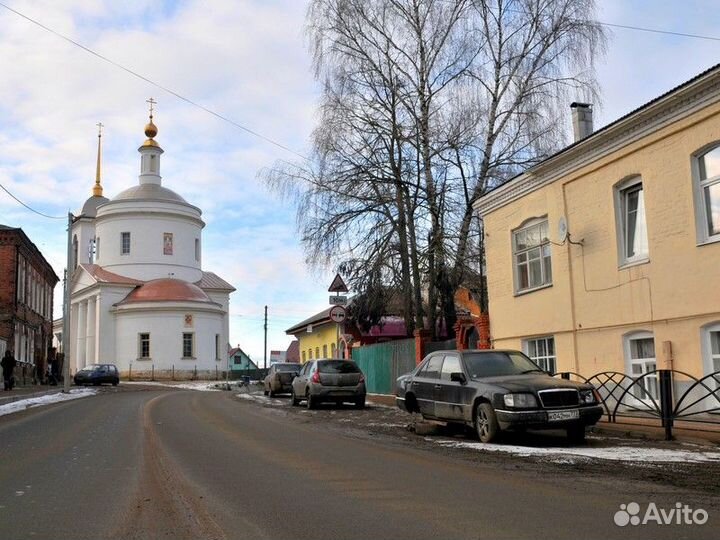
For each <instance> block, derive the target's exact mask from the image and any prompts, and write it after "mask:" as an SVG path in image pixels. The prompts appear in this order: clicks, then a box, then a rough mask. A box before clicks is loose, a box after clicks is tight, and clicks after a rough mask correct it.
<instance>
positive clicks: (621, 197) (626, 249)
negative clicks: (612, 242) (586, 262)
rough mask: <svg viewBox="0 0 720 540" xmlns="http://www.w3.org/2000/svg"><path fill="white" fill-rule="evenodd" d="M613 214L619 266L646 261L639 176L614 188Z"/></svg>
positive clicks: (642, 195)
mask: <svg viewBox="0 0 720 540" xmlns="http://www.w3.org/2000/svg"><path fill="white" fill-rule="evenodd" d="M615 212H616V216H617V223H618V231H617V232H618V247H619V260H620V266H622V265H625V264H632V263H636V262H643V261H646V260H647V259H648V255H649V253H648V237H647V220H646V218H645V192H644V190H643V183H642V179H641V178H640V177H639V176H636V177H634V178H631V179H629V180H626V181H624V182H621V183H620V184H618V186H616V188H615Z"/></svg>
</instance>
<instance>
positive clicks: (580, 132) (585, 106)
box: [570, 102, 593, 142]
mask: <svg viewBox="0 0 720 540" xmlns="http://www.w3.org/2000/svg"><path fill="white" fill-rule="evenodd" d="M570 108H571V109H572V121H573V134H574V135H575V140H574V141H573V142H578V141H579V140H582V139H584V138H585V137H588V136H590V135H592V132H593V114H592V103H578V102H573V103H571V104H570Z"/></svg>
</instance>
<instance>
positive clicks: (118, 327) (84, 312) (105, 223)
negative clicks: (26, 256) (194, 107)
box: [69, 109, 235, 378]
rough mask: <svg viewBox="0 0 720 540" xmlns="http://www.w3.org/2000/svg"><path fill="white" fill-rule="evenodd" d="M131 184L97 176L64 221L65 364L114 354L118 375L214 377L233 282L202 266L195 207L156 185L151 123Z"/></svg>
mask: <svg viewBox="0 0 720 540" xmlns="http://www.w3.org/2000/svg"><path fill="white" fill-rule="evenodd" d="M145 135H146V136H147V140H146V141H145V142H144V143H143V144H142V146H141V147H140V148H139V152H140V177H139V182H138V184H137V185H134V186H132V187H129V188H128V189H126V190H124V191H122V192H120V193H118V194H117V195H116V196H115V197H113V198H112V199H108V198H106V197H104V196H103V189H102V186H101V183H100V160H101V158H100V150H101V147H100V143H101V139H100V137H101V134H99V135H98V161H97V173H96V178H95V186H94V188H93V194H92V196H91V197H90V198H89V199H88V200H87V201H85V204H84V205H83V208H82V211H81V213H80V215H79V216H78V217H77V218H76V219H75V220H74V222H73V224H72V229H71V235H72V252H73V259H74V260H73V263H72V266H71V268H74V269H73V271H72V272H71V283H70V286H71V289H70V291H71V311H70V314H71V316H70V351H69V352H70V368H71V371H72V372H73V373H74V372H76V371H77V370H78V369H80V368H82V367H83V366H86V365H88V364H94V363H113V364H115V365H117V367H118V369H119V370H120V372H121V376H123V377H127V376H128V375H129V374H131V375H132V377H133V378H134V377H147V376H149V375H151V374H153V375H154V376H155V377H156V378H170V377H173V376H174V377H175V378H190V377H195V376H197V377H199V378H214V377H215V376H216V375H217V374H223V373H224V371H225V369H227V357H228V356H227V344H228V343H229V336H228V333H229V321H228V307H229V296H230V293H231V292H233V291H234V290H235V289H234V288H233V287H232V285H230V284H229V283H227V282H226V281H224V280H223V279H221V278H220V277H218V276H217V275H216V274H214V273H212V272H205V271H203V269H202V230H203V227H204V226H205V223H204V222H203V220H202V212H201V210H200V209H199V208H198V207H196V206H193V205H192V204H190V203H188V202H187V201H186V200H185V199H183V198H182V197H181V196H180V195H178V194H177V193H175V192H174V191H172V190H170V189H168V188H166V187H164V186H163V185H162V180H161V177H160V156H161V155H162V153H163V150H162V148H160V146H159V145H158V143H157V142H156V141H155V137H156V135H157V127H156V126H155V124H154V123H153V115H152V109H151V111H150V123H149V124H147V126H145Z"/></svg>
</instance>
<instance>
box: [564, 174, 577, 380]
mask: <svg viewBox="0 0 720 540" xmlns="http://www.w3.org/2000/svg"><path fill="white" fill-rule="evenodd" d="M566 186H567V184H563V185H562V202H563V216H565V219H566V220H567V219H568V212H567V193H566V192H565V187H566ZM568 230H570V226H569V223H568ZM570 245H571V244H570V243H569V242H567V243H566V247H565V253H566V254H567V265H568V276H569V277H570V317H571V320H572V339H573V358H574V369H573V371H575V373H580V359H579V358H578V340H577V320H576V315H575V279H574V273H573V264H572V254H571V253H570Z"/></svg>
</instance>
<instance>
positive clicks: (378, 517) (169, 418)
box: [0, 389, 720, 540]
mask: <svg viewBox="0 0 720 540" xmlns="http://www.w3.org/2000/svg"><path fill="white" fill-rule="evenodd" d="M324 412H325V411H323V410H321V411H318V413H317V414H315V415H313V417H312V418H307V419H304V420H303V421H299V420H298V415H288V414H286V413H285V412H284V411H283V410H282V409H270V408H263V407H261V406H258V405H257V404H255V403H252V402H247V401H240V400H237V399H235V398H234V397H233V396H232V395H231V393H221V392H194V391H176V390H158V389H145V390H141V389H135V390H131V391H119V392H112V391H108V392H103V393H101V394H100V395H97V396H94V397H90V398H84V399H80V400H76V401H71V402H66V403H62V404H57V405H53V406H49V407H44V408H39V409H34V410H32V409H31V410H29V411H25V412H22V413H17V414H13V415H8V416H5V417H0V538H1V539H3V540H12V539H15V538H43V539H44V538H47V539H65V538H67V539H82V538H88V539H99V538H119V539H125V538H128V539H133V538H153V539H154V538H181V539H214V538H218V539H220V538H227V539H243V538H273V539H274V538H277V539H289V538H292V539H294V540H302V539H305V538H307V539H315V538H332V539H345V538H359V539H363V540H367V539H372V538H393V539H404V538H408V539H413V540H421V539H424V538H433V539H436V538H443V539H454V538H472V539H480V538H483V539H484V538H492V539H495V538H498V539H500V538H512V539H514V538H532V539H539V538H553V539H563V538H568V539H573V540H576V539H577V538H582V539H592V538H603V539H612V538H660V539H662V538H672V539H679V538H691V539H696V538H698V539H699V538H717V537H718V536H719V533H720V526H719V525H718V523H720V506H719V505H718V500H717V499H716V498H714V497H712V496H708V495H707V494H705V495H703V496H701V497H700V496H699V495H698V494H697V493H692V492H683V491H680V490H678V489H677V488H675V489H661V488H660V487H657V486H651V487H648V485H643V484H639V483H638V482H635V481H632V480H628V481H624V480H621V479H620V480H619V479H618V478H617V477H608V478H607V479H606V480H603V479H602V478H597V477H593V478H592V479H585V478H583V477H582V476H581V475H577V476H569V477H568V476H562V477H549V476H548V475H543V474H541V473H540V472H537V471H536V472H533V470H532V469H531V470H526V469H519V470H517V471H512V470H510V471H509V470H508V469H507V468H503V469H498V468H497V467H493V466H492V465H491V464H487V465H483V464H482V463H477V462H470V461H467V460H463V459H460V458H457V457H454V456H452V455H446V454H444V453H443V452H440V451H438V452H432V451H428V450H426V449H419V448H417V447H414V446H413V444H412V439H410V440H409V441H404V442H403V441H399V440H396V441H390V440H383V439H380V440H373V439H372V438H371V437H361V436H357V435H356V434H355V435H353V434H352V430H349V431H348V433H347V434H343V433H342V432H339V431H338V429H336V428H330V427H328V426H326V425H324V423H323V421H322V414H323V413H324ZM327 414H329V411H328V413H327ZM649 490H650V491H649ZM630 501H638V502H655V503H656V504H657V505H658V506H664V507H665V508H673V507H674V505H675V503H676V502H678V501H681V502H693V504H694V505H695V507H697V506H698V504H701V505H703V506H702V507H703V508H704V509H705V510H707V511H708V513H709V515H710V519H709V521H708V523H707V524H706V525H704V526H687V525H672V526H656V525H640V526H627V527H618V526H617V525H615V524H614V522H613V515H614V514H615V512H617V511H618V510H619V506H620V504H621V503H627V502H630Z"/></svg>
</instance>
